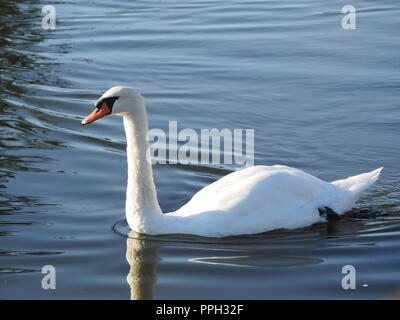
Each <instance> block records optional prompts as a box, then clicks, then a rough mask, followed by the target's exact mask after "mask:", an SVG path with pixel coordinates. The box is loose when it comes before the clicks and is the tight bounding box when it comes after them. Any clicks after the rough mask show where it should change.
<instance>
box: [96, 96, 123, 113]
mask: <svg viewBox="0 0 400 320" xmlns="http://www.w3.org/2000/svg"><path fill="white" fill-rule="evenodd" d="M118 98H119V97H108V98H104V99H101V100H100V101H99V102H97V103H96V109H101V108H102V107H103V103H105V104H106V105H107V107H108V109H110V113H111V112H112V108H113V105H114V102H115V100H117V99H118Z"/></svg>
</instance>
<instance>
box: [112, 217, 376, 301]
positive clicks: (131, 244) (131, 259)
mask: <svg viewBox="0 0 400 320" xmlns="http://www.w3.org/2000/svg"><path fill="white" fill-rule="evenodd" d="M126 228H127V226H126V225H125V222H123V223H122V224H117V225H116V227H115V231H117V232H118V233H120V234H124V235H125V236H126V235H127V233H128V231H127V230H124V229H126ZM370 228H371V226H368V225H367V224H365V221H357V220H348V221H342V222H341V223H328V224H320V225H316V226H313V227H308V228H304V229H298V230H285V231H275V232H268V233H265V234H263V235H257V236H246V237H233V238H225V239H210V238H202V237H195V236H181V235H169V236H143V235H140V234H138V233H136V232H134V231H130V232H129V234H128V236H129V237H128V238H127V242H126V244H127V250H126V259H127V261H128V263H129V265H130V270H129V273H128V276H127V282H128V284H129V286H130V289H131V299H133V300H142V299H146V300H147V299H154V298H155V292H154V290H155V289H154V286H155V284H156V282H157V278H160V277H162V276H163V275H160V274H157V266H158V264H159V263H160V261H161V260H162V259H161V253H160V252H159V251H160V250H159V249H161V248H168V246H173V247H174V250H175V252H176V251H180V252H181V255H180V256H179V258H180V262H179V265H178V266H177V267H178V268H181V270H182V272H178V273H179V277H180V279H181V280H184V279H185V278H187V280H188V281H187V282H188V283H190V281H191V278H192V277H193V276H194V274H193V269H192V265H194V264H196V265H197V268H196V269H195V270H196V274H195V276H196V277H197V278H204V280H205V281H207V276H208V275H209V274H210V272H212V266H213V265H218V266H220V267H226V268H243V267H245V268H249V267H251V268H268V269H269V270H271V269H270V268H273V269H276V270H280V269H282V268H287V267H300V266H303V267H304V266H311V265H317V264H320V263H323V262H324V259H325V257H326V256H323V257H322V256H321V249H322V248H324V247H331V246H332V245H334V246H335V247H336V248H339V247H348V246H351V247H354V246H373V245H374V243H370V242H368V243H364V242H363V241H360V240H359V238H358V237H354V235H356V234H365V233H366V231H368V229H370ZM349 235H352V236H351V238H349ZM180 249H189V250H180ZM328 257H329V254H328ZM166 258H168V257H166ZM163 263H166V264H168V263H169V262H168V259H165V260H164V262H163ZM174 263H177V262H176V260H174ZM199 264H200V265H202V266H203V267H201V268H200V269H199V267H198V266H199ZM210 268H211V269H210ZM244 270H245V269H244ZM247 272H249V271H247ZM246 274H247V273H244V274H243V278H242V279H240V280H239V279H238V281H239V282H240V281H246V280H245V278H246ZM164 276H165V275H164ZM233 281H234V280H233ZM222 285H223V284H222ZM212 286H213V284H211V287H212ZM166 298H168V296H167V297H166ZM183 298H184V297H183Z"/></svg>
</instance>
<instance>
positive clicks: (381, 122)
mask: <svg viewBox="0 0 400 320" xmlns="http://www.w3.org/2000/svg"><path fill="white" fill-rule="evenodd" d="M47 4H52V5H54V6H55V8H56V13H57V25H56V27H57V28H56V30H44V29H42V26H41V20H42V17H43V16H42V13H41V10H42V6H43V5H47ZM347 4H351V5H353V6H354V7H355V8H356V10H357V16H356V18H357V20H356V22H357V29H355V30H344V29H343V28H342V27H341V19H342V17H343V16H344V14H342V13H341V8H342V6H344V5H347ZM0 10H1V17H0V21H1V24H0V26H1V29H0V30H1V34H0V45H1V50H0V81H1V85H0V130H1V140H0V150H1V151H0V152H1V153H0V161H1V162H0V163H1V164H0V298H1V299H17V298H22V299H70V298H72V299H131V298H132V299H142V298H146V299H217V298H228V299H239V298H240V299H241V298H243V299H276V298H289V299H309V298H320V299H321V298H322V299H334V298H339V299H359V298H366V299H382V298H391V297H396V296H397V297H398V296H399V294H400V293H399V292H400V291H399V290H400V214H399V213H400V200H399V198H400V163H399V158H400V149H399V141H400V140H399V138H400V134H399V128H400V127H399V123H400V108H399V101H400V58H399V57H400V56H399V53H400V36H399V30H400V19H399V15H400V4H399V1H398V0H393V1H384V2H379V3H378V2H376V1H351V3H349V2H348V1H316V0H308V1H307V0H301V1H295V2H294V1H243V0H242V1H197V0H196V1H183V0H164V1H156V0H154V1H150V0H149V1H144V0H143V1H121V0H118V1H112V2H111V1H105V0H99V1H86V0H84V1H72V0H63V1H51V3H49V2H47V1H5V0H1V1H0ZM115 85H127V86H131V87H133V88H136V89H137V90H138V91H140V92H141V93H142V94H143V96H144V97H145V99H146V103H147V107H148V112H149V121H150V127H151V128H160V129H163V130H165V131H167V130H168V122H169V121H170V120H174V121H177V123H178V129H183V128H193V129H194V130H196V131H198V132H200V130H201V129H202V128H209V129H211V128H218V129H223V128H230V129H235V128H239V129H247V128H251V129H254V133H255V163H256V164H264V165H273V164H284V165H289V166H294V167H297V168H300V169H303V170H305V171H307V172H309V173H311V174H313V175H316V176H318V177H320V178H321V179H324V180H327V181H332V180H337V179H341V178H344V177H347V176H349V175H354V174H358V173H362V172H366V171H371V170H373V169H375V168H378V167H380V166H384V167H385V169H384V172H383V175H382V177H381V179H380V180H379V181H378V182H377V183H376V184H375V185H374V186H373V187H372V188H371V189H369V190H368V192H366V193H365V194H364V195H363V197H362V198H361V199H360V201H359V202H358V203H357V205H356V208H354V210H353V211H352V212H350V213H349V214H348V215H347V216H346V218H344V219H342V220H341V221H337V222H329V223H321V224H316V225H313V226H310V227H307V228H303V229H298V230H276V231H273V232H268V233H265V234H262V235H255V236H247V237H233V238H227V239H217V240H215V239H207V238H201V237H193V236H162V237H156V236H143V235H138V234H132V233H131V234H130V235H129V237H128V231H129V230H128V227H127V225H126V222H125V212H124V205H125V203H124V201H125V185H126V160H125V146H126V145H125V136H124V131H123V127H122V119H121V118H119V117H107V118H105V119H103V120H102V121H99V122H97V123H95V124H93V125H91V126H87V127H82V126H81V125H80V121H81V119H82V117H84V116H86V115H87V114H88V113H89V112H90V111H91V110H92V108H93V102H94V101H95V100H96V99H97V98H98V97H99V95H101V94H102V93H103V92H104V91H105V90H106V89H108V88H109V87H112V86H115ZM232 170H235V166H234V165H229V164H227V165H225V164H221V165H213V164H210V165H179V164H178V165H177V164H164V165H155V166H154V174H155V180H156V185H157V190H158V197H159V202H160V205H161V206H162V208H163V209H164V210H174V209H176V208H178V207H179V206H181V205H182V204H184V203H185V202H186V201H187V200H188V199H190V197H191V196H192V195H193V194H194V193H195V192H196V191H197V190H199V189H201V188H202V187H203V186H205V185H207V184H209V183H211V182H212V181H215V180H217V179H218V178H220V177H222V176H223V175H225V174H227V173H228V172H230V171H232ZM44 265H53V266H54V267H55V268H56V275H57V278H56V279H57V282H56V290H43V289H42V288H41V281H42V278H43V276H44V274H42V273H41V270H42V267H43V266H44ZM344 265H353V266H354V267H355V268H356V272H357V273H356V286H357V288H356V289H355V290H343V289H342V287H341V281H342V278H343V277H344V274H342V273H341V270H342V267H343V266H344Z"/></svg>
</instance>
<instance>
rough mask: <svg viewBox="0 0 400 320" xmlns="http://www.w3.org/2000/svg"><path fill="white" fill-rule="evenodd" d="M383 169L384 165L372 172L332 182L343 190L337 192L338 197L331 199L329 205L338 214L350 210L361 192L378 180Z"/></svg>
mask: <svg viewBox="0 0 400 320" xmlns="http://www.w3.org/2000/svg"><path fill="white" fill-rule="evenodd" d="M382 169H383V167H382V168H379V169H376V170H374V171H371V172H367V173H363V174H359V175H357V176H353V177H349V178H347V179H343V180H338V181H334V182H332V184H333V185H334V186H336V187H337V188H338V189H339V190H340V191H342V192H339V193H337V194H336V195H337V197H333V198H332V199H331V200H332V201H331V202H330V205H329V206H328V207H330V208H331V209H333V210H334V211H335V212H336V213H338V214H343V213H345V212H346V211H348V210H350V209H351V208H352V207H353V205H354V203H355V202H356V201H357V200H358V198H359V197H360V195H361V193H362V192H364V191H365V190H367V189H368V188H369V187H370V186H371V185H372V184H374V182H375V181H376V180H378V178H379V175H380V174H381V171H382Z"/></svg>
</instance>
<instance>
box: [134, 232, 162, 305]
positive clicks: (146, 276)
mask: <svg viewBox="0 0 400 320" xmlns="http://www.w3.org/2000/svg"><path fill="white" fill-rule="evenodd" d="M137 236H138V234H137V233H135V232H132V231H131V232H130V233H129V236H128V238H127V240H126V260H127V261H128V263H129V265H130V270H129V273H128V276H127V277H126V279H127V281H128V284H129V286H130V287H131V299H132V300H149V299H154V292H153V291H154V290H153V287H154V285H155V283H156V282H157V273H156V267H157V264H158V263H159V261H160V258H159V256H158V249H159V247H160V244H161V242H158V241H148V240H142V239H138V237H137Z"/></svg>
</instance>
